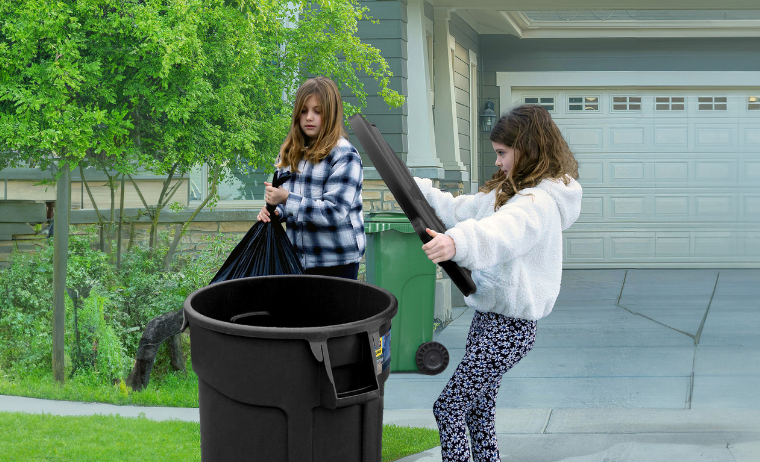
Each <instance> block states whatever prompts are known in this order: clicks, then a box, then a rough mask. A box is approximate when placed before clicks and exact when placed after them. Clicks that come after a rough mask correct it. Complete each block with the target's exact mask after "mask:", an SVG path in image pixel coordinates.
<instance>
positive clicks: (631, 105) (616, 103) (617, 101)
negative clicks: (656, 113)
mask: <svg viewBox="0 0 760 462" xmlns="http://www.w3.org/2000/svg"><path fill="white" fill-rule="evenodd" d="M612 110H613V111H640V110H641V96H613V97H612Z"/></svg>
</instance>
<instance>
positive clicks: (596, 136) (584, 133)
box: [561, 127, 604, 151]
mask: <svg viewBox="0 0 760 462" xmlns="http://www.w3.org/2000/svg"><path fill="white" fill-rule="evenodd" d="M561 131H562V136H563V137H564V138H565V141H567V144H569V145H570V146H572V147H571V150H584V151H595V150H597V151H601V150H602V149H604V130H603V129H602V128H589V127H571V128H565V129H564V130H561Z"/></svg>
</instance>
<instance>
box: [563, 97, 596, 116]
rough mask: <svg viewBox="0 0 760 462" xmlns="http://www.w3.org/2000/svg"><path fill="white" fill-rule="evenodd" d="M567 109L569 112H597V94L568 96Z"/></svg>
mask: <svg viewBox="0 0 760 462" xmlns="http://www.w3.org/2000/svg"><path fill="white" fill-rule="evenodd" d="M567 110H568V111H570V112H599V96H598V95H597V96H568V98H567Z"/></svg>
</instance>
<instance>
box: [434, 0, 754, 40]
mask: <svg viewBox="0 0 760 462" xmlns="http://www.w3.org/2000/svg"><path fill="white" fill-rule="evenodd" d="M435 1H436V4H435V5H434V6H435V7H436V8H449V9H450V10H451V11H453V12H456V13H457V15H459V16H460V17H461V18H462V19H464V20H465V21H466V22H467V23H468V24H469V25H470V26H471V27H472V28H473V29H474V30H475V31H476V32H477V33H479V34H510V35H515V36H517V37H520V38H587V37H588V38H591V37H760V9H757V8H754V9H721V10H715V9H694V8H689V9H683V8H676V5H674V4H671V3H673V2H670V1H669V0H663V3H661V4H660V5H665V6H667V8H658V9H653V8H648V9H644V8H630V7H629V6H628V5H626V4H625V2H622V1H621V2H617V3H620V4H621V8H620V9H614V10H611V9H580V8H576V9H574V10H568V9H561V8H558V7H557V8H548V7H547V8H545V9H540V6H541V5H542V4H547V5H548V4H551V3H552V2H549V1H548V0H543V1H542V0H536V2H535V3H531V5H530V9H529V10H512V9H507V7H510V6H513V4H517V3H520V2H518V1H516V0H513V1H502V2H501V3H500V4H499V5H498V7H497V8H490V7H488V6H487V5H486V4H487V3H488V2H489V1H490V0H459V3H460V6H458V7H447V6H441V5H440V3H441V2H444V1H445V2H452V3H453V0H435ZM753 1H757V0H753ZM553 3H554V4H557V5H560V4H563V6H564V3H567V2H561V1H559V0H555V1H554V2H553ZM576 3H583V4H585V3H590V2H576ZM645 3H647V1H646V0H639V4H645ZM682 3H683V2H682ZM696 3H698V1H697V2H696ZM727 3H728V4H729V5H728V6H729V8H730V7H731V6H733V5H734V4H735V3H739V2H737V1H733V2H732V1H731V0H727ZM616 6H617V5H616ZM690 6H692V5H690ZM756 6H757V5H756ZM607 8H609V3H608V4H607Z"/></svg>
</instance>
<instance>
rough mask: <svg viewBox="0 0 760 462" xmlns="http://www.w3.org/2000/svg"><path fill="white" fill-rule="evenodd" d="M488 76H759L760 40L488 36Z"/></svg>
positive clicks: (485, 44) (485, 53)
mask: <svg viewBox="0 0 760 462" xmlns="http://www.w3.org/2000/svg"><path fill="white" fill-rule="evenodd" d="M482 50H483V63H484V71H487V72H499V71H501V72H544V71H560V70H561V71H758V70H760V38H757V37H750V38H744V37H741V38H604V39H522V40H521V39H519V38H517V37H514V36H511V35H489V36H488V40H484V41H483V46H482Z"/></svg>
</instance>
